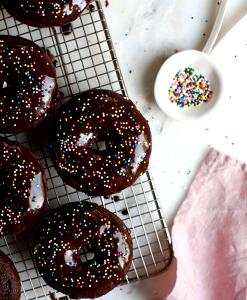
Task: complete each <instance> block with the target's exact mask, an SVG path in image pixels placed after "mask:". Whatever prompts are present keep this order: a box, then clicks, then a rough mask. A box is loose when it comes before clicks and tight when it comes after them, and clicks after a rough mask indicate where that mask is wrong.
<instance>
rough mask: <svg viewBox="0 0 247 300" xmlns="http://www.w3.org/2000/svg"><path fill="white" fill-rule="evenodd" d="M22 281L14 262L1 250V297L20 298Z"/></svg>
mask: <svg viewBox="0 0 247 300" xmlns="http://www.w3.org/2000/svg"><path fill="white" fill-rule="evenodd" d="M20 298H21V282H20V277H19V275H18V273H17V271H16V268H15V265H14V264H13V262H12V261H11V260H10V259H9V258H8V256H7V255H5V254H4V253H3V252H2V251H0V299H1V300H20Z"/></svg>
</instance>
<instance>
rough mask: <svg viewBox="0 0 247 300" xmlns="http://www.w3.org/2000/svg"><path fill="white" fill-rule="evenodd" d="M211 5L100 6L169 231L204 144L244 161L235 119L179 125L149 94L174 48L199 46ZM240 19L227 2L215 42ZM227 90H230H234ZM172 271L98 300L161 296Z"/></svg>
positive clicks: (238, 2)
mask: <svg viewBox="0 0 247 300" xmlns="http://www.w3.org/2000/svg"><path fill="white" fill-rule="evenodd" d="M217 2H218V1H216V0H200V1H199V0H143V1H132V0H125V1H119V0H110V1H109V6H108V7H105V14H106V18H107V21H108V25H109V27H110V32H111V35H112V38H113V42H114V45H115V49H116V52H117V55H118V58H119V62H120V65H121V69H122V72H123V76H124V78H125V82H126V85H127V89H128V92H129V96H130V98H131V99H132V100H134V101H135V102H137V103H138V107H139V109H140V110H141V111H142V112H143V113H144V114H145V116H146V117H147V118H148V119H149V120H150V125H151V129H152V133H153V153H152V159H151V170H152V173H153V175H154V181H155V184H156V187H157V190H158V195H159V198H160V200H161V204H162V207H163V210H164V213H165V215H166V218H167V221H168V224H169V226H170V227H171V225H172V220H173V218H174V215H175V213H176V211H177V208H178V207H179V205H180V203H181V201H182V200H183V198H184V195H185V193H186V190H187V189H188V187H189V184H190V182H191V181H192V179H193V177H194V175H195V174H196V170H197V168H198V166H199V164H200V162H201V161H202V159H203V157H204V155H205V153H206V152H207V149H208V146H209V145H211V146H213V147H216V148H218V149H220V150H223V151H224V152H226V153H229V154H230V155H232V156H235V157H237V158H240V159H242V160H244V161H246V162H247V143H246V142H245V139H244V138H243V134H244V129H243V125H244V124H242V123H241V122H239V123H238V126H239V127H238V128H237V129H236V128H235V127H234V126H232V124H231V123H230V122H227V121H226V120H223V119H224V118H223V117H222V118H221V117H219V118H218V120H217V121H218V122H216V123H210V124H205V125H203V126H202V125H195V124H194V125H190V124H181V123H179V122H177V121H174V120H172V119H170V118H169V117H167V116H166V115H165V114H163V113H162V112H161V111H160V110H159V108H158V107H157V105H156V103H155V101H154V96H153V84H154V80H155V76H156V74H157V71H158V70H159V68H160V66H161V64H162V63H163V61H164V60H165V59H166V58H167V57H169V56H170V55H172V54H173V53H174V51H177V50H183V49H190V48H194V49H199V50H200V49H201V48H202V47H203V45H204V43H205V41H206V38H207V36H208V33H209V31H210V29H211V27H212V24H213V21H214V18H215V15H216V12H217V9H218V5H217ZM102 4H103V5H104V6H105V1H103V0H102ZM140 4H141V5H140ZM245 14H247V2H246V0H229V7H228V11H227V14H226V18H225V21H224V24H223V29H222V31H221V34H220V37H223V36H224V35H225V34H226V32H227V31H228V30H229V29H230V28H231V27H232V26H233V25H234V24H235V23H236V22H237V21H238V20H239V19H240V18H241V17H242V16H243V15H245ZM218 55H219V54H218ZM216 57H217V55H216ZM222 57H223V58H224V53H223V55H222ZM230 92H231V93H234V92H235V88H234V87H232V88H231V91H230ZM229 95H230V94H229ZM226 97H228V96H227V95H226ZM235 118H236V119H237V118H238V117H236V116H235ZM233 119H234V118H233ZM227 125H229V126H227ZM246 126H247V125H246ZM236 132H237V133H238V134H236ZM174 274H175V267H174V264H173V266H172V267H171V268H170V269H169V270H168V271H167V272H165V273H164V274H161V275H159V276H157V277H156V278H153V279H150V280H146V281H144V282H140V283H137V284H134V285H130V286H126V287H121V288H116V289H115V290H114V291H112V292H111V293H110V294H108V295H107V296H104V297H102V299H119V300H121V299H126V294H127V296H128V298H129V299H130V300H132V299H133V300H134V299H135V300H139V299H143V300H144V299H145V300H146V299H147V300H161V299H165V295H166V294H167V293H168V292H169V290H170V289H171V287H172V285H173V284H174V279H173V278H174Z"/></svg>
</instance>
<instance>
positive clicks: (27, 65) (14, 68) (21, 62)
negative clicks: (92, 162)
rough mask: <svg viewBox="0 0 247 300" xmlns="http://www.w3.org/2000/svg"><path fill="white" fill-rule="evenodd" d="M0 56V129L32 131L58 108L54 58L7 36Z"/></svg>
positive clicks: (0, 41)
mask: <svg viewBox="0 0 247 300" xmlns="http://www.w3.org/2000/svg"><path fill="white" fill-rule="evenodd" d="M12 4H13V3H12ZM14 6H15V5H13V7H14ZM0 58H1V59H0V132H4V133H18V132H22V131H29V130H30V129H32V128H34V127H36V126H37V125H38V124H39V123H40V122H41V121H42V120H43V118H44V117H45V115H46V114H47V112H48V111H49V109H52V108H54V107H55V100H56V98H57V95H58V87H57V83H56V70H55V67H54V65H53V59H52V58H51V57H49V56H48V55H47V54H46V52H45V51H44V50H43V49H41V48H40V47H39V46H37V45H36V44H35V43H33V42H31V41H29V40H26V39H23V38H20V37H14V36H5V35H4V36H0Z"/></svg>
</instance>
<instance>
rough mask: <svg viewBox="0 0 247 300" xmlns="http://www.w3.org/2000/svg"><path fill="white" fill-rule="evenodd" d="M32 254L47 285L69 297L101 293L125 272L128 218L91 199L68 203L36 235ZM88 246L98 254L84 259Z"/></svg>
mask: <svg viewBox="0 0 247 300" xmlns="http://www.w3.org/2000/svg"><path fill="white" fill-rule="evenodd" d="M36 236H37V241H36V243H35V247H34V257H35V261H36V264H37V267H38V269H39V272H40V274H41V275H42V276H43V278H44V280H45V281H46V283H47V284H49V285H50V286H51V287H53V288H54V289H56V290H58V291H60V292H62V293H64V294H66V295H68V296H69V297H71V298H75V299H78V298H96V297H100V296H102V295H104V294H106V293H108V292H109V291H110V290H112V289H113V288H114V287H115V286H116V285H118V284H119V283H120V282H121V281H122V280H123V279H124V277H125V275H126V274H127V272H128V270H129V268H130V265H131V261H132V252H133V246H132V240H131V236H130V233H129V230H128V229H127V227H126V226H125V225H124V223H123V222H122V221H121V220H120V219H119V218H118V217H117V216H115V215H114V214H113V213H111V212H110V211H108V210H107V209H105V208H103V207H101V206H98V205H97V204H92V203H89V202H85V201H84V202H82V203H80V202H74V203H68V204H65V205H63V206H60V207H59V208H57V209H55V210H53V211H51V212H50V213H49V214H48V216H47V217H46V219H45V220H44V221H43V223H42V224H41V225H40V227H39V233H38V234H37V235H36ZM82 249H84V250H85V249H87V250H88V251H90V252H91V253H94V258H93V259H90V260H87V261H84V262H83V261H82V260H81V258H80V251H82Z"/></svg>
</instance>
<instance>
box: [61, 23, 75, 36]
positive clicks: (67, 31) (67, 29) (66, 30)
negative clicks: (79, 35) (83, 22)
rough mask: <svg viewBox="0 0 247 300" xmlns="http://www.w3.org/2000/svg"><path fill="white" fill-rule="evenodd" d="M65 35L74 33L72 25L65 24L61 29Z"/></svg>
mask: <svg viewBox="0 0 247 300" xmlns="http://www.w3.org/2000/svg"><path fill="white" fill-rule="evenodd" d="M61 30H62V33H63V35H69V34H71V33H72V31H73V26H72V24H71V23H68V24H65V25H63V26H62V28H61Z"/></svg>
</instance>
